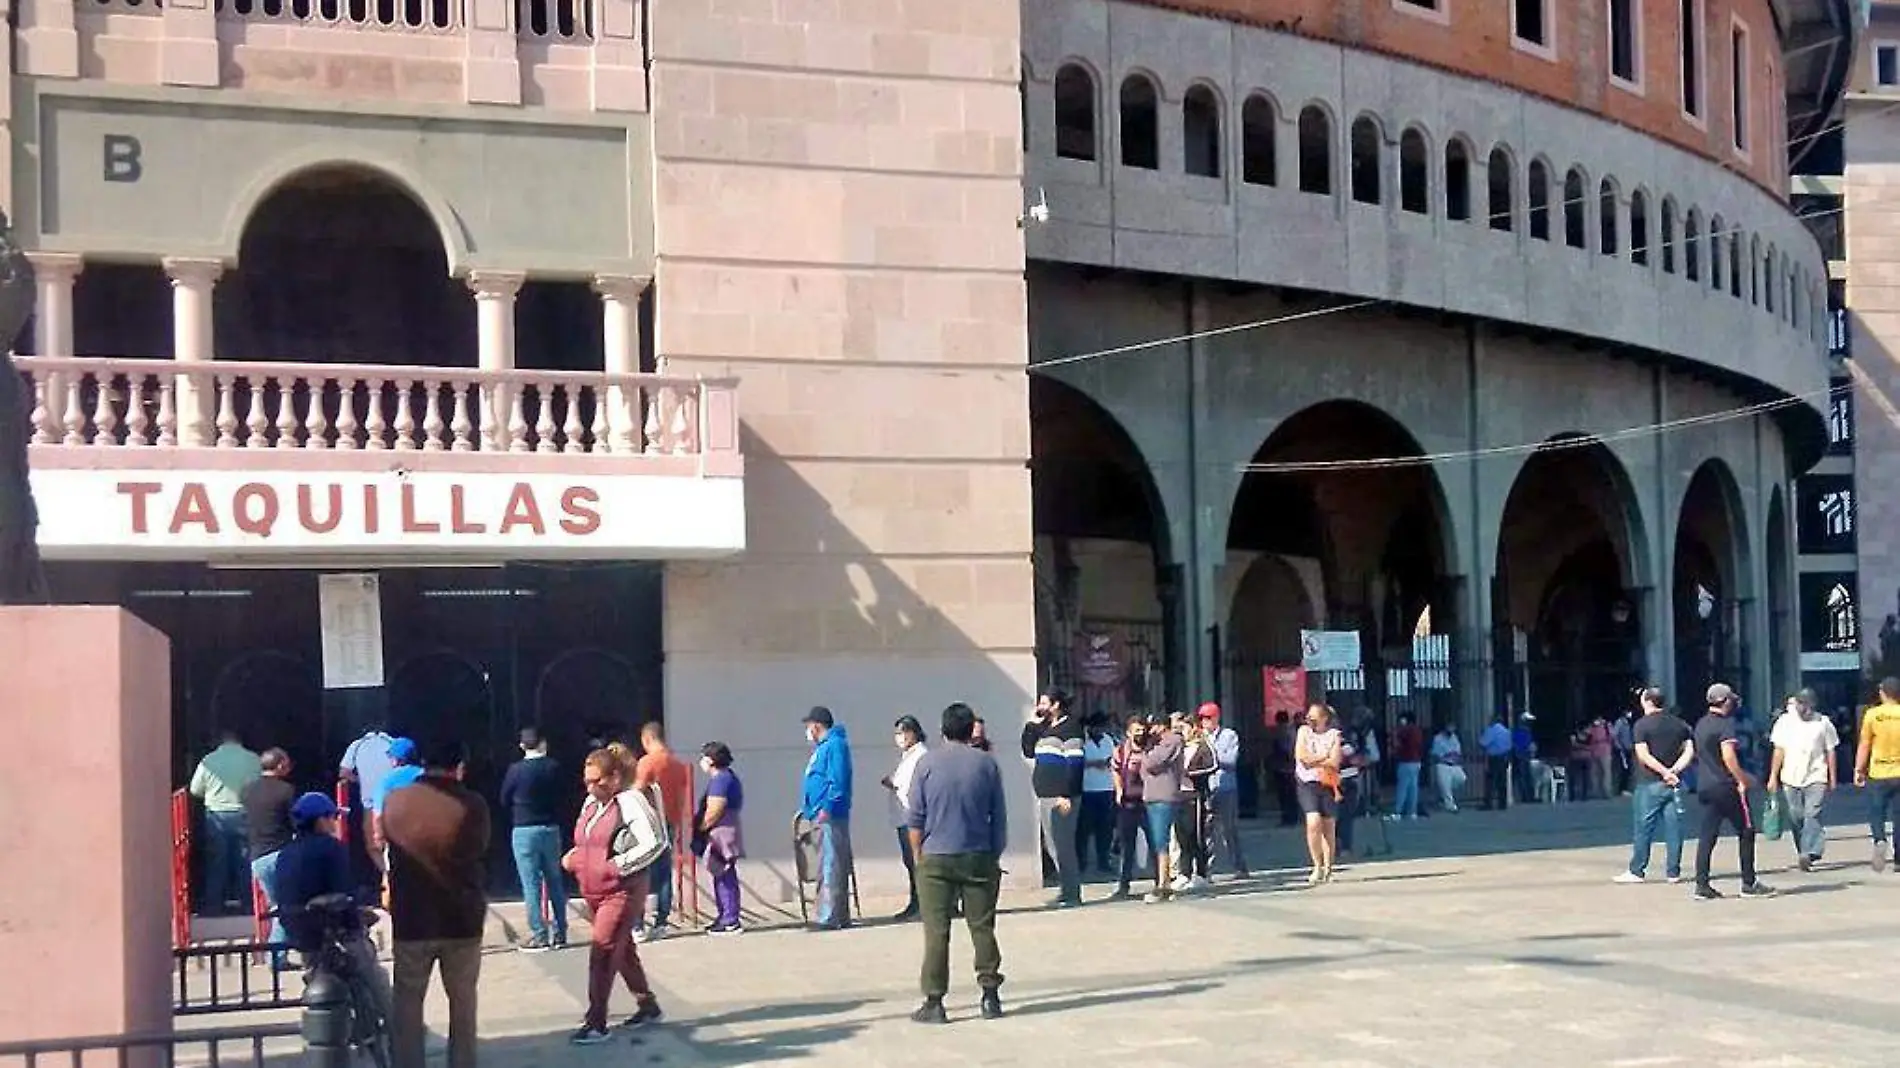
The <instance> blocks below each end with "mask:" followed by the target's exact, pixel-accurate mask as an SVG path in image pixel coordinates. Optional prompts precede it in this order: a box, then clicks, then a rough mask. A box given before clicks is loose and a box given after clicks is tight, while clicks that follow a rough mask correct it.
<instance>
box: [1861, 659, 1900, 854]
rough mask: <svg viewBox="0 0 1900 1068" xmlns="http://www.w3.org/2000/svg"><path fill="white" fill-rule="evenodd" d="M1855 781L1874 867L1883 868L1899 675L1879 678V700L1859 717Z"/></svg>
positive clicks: (1897, 758)
mask: <svg viewBox="0 0 1900 1068" xmlns="http://www.w3.org/2000/svg"><path fill="white" fill-rule="evenodd" d="M1854 785H1855V786H1860V787H1864V788H1865V789H1866V791H1867V825H1868V827H1869V829H1871V830H1872V831H1873V834H1874V870H1875V871H1886V870H1887V862H1888V861H1890V860H1892V859H1893V854H1892V853H1891V852H1889V851H1888V849H1887V813H1888V811H1889V810H1890V809H1892V807H1893V799H1894V798H1895V797H1897V796H1900V679H1895V678H1885V679H1881V680H1880V702H1879V703H1878V704H1876V705H1874V706H1873V707H1872V708H1869V709H1868V710H1867V711H1866V712H1865V713H1864V714H1863V715H1862V716H1861V719H1860V743H1859V744H1858V745H1857V746H1856V747H1855V750H1854Z"/></svg>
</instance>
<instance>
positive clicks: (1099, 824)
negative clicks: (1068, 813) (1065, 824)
mask: <svg viewBox="0 0 1900 1068" xmlns="http://www.w3.org/2000/svg"><path fill="white" fill-rule="evenodd" d="M1114 840H1115V791H1113V790H1096V791H1095V792H1093V793H1085V794H1083V795H1082V818H1081V820H1080V821H1078V823H1077V826H1076V829H1075V852H1076V857H1077V859H1078V860H1080V861H1081V864H1082V866H1083V867H1084V868H1087V867H1088V861H1089V856H1090V854H1091V853H1093V854H1094V856H1095V866H1096V867H1097V868H1100V869H1101V870H1102V872H1103V873H1104V874H1106V873H1107V872H1108V871H1109V870H1110V869H1109V866H1108V851H1109V846H1110V845H1111V844H1112V843H1113V842H1114ZM1091 846H1093V847H1094V848H1093V849H1091V848H1090V847H1091Z"/></svg>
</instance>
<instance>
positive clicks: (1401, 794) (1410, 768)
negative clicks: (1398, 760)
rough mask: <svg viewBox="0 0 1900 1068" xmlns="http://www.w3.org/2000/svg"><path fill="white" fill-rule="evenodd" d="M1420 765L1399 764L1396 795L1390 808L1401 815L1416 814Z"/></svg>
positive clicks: (1408, 816)
mask: <svg viewBox="0 0 1900 1068" xmlns="http://www.w3.org/2000/svg"><path fill="white" fill-rule="evenodd" d="M1422 767H1423V765H1421V764H1417V763H1408V764H1400V765H1399V789H1398V796H1397V797H1396V798H1394V799H1393V802H1392V810H1393V811H1394V812H1397V813H1398V814H1399V815H1400V816H1402V817H1407V818H1410V817H1415V816H1417V815H1418V773H1419V770H1420V769H1421V768H1422Z"/></svg>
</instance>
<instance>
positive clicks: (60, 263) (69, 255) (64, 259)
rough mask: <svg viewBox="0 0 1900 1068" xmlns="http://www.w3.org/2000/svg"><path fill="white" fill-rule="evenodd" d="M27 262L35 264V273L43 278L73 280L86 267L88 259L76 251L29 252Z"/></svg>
mask: <svg viewBox="0 0 1900 1068" xmlns="http://www.w3.org/2000/svg"><path fill="white" fill-rule="evenodd" d="M26 262H28V263H30V264H32V265H33V275H34V277H36V278H39V279H41V280H47V281H50V280H52V279H55V278H57V279H63V280H64V281H67V282H71V281H72V280H73V279H75V278H77V277H79V272H80V271H81V270H84V269H85V266H86V259H85V257H84V256H81V255H79V254H78V253H76V252H29V253H27V254H26Z"/></svg>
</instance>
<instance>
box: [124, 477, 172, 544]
mask: <svg viewBox="0 0 1900 1068" xmlns="http://www.w3.org/2000/svg"><path fill="white" fill-rule="evenodd" d="M161 488H163V487H161V486H160V485H159V484H158V483H156V482H121V483H119V487H118V489H119V493H120V495H122V496H125V497H129V498H131V500H132V533H134V534H149V533H151V523H150V517H149V516H147V515H146V514H145V502H146V501H147V500H148V499H150V498H151V496H152V494H154V493H157V492H158V491H159V490H160V489H161Z"/></svg>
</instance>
